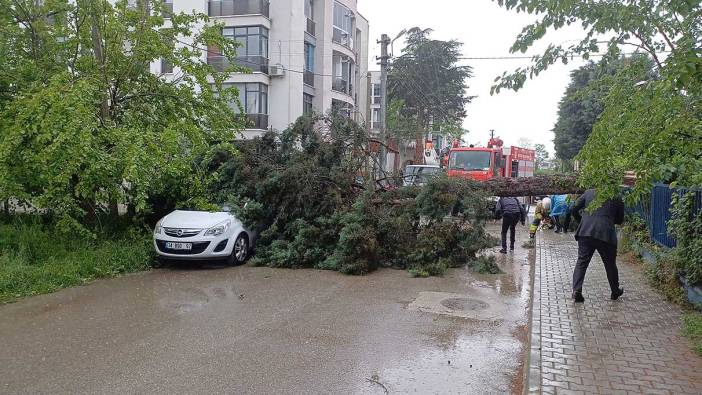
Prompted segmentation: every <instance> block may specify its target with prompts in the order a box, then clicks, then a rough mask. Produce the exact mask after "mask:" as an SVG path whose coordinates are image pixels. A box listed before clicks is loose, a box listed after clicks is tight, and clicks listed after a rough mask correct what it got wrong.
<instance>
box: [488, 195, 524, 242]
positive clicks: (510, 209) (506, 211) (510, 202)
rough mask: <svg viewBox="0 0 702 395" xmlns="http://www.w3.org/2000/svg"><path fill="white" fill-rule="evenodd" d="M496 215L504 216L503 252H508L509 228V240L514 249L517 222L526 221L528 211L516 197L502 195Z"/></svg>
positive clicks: (496, 207)
mask: <svg viewBox="0 0 702 395" xmlns="http://www.w3.org/2000/svg"><path fill="white" fill-rule="evenodd" d="M495 215H496V216H497V218H500V217H502V249H501V250H500V252H501V253H503V254H506V253H507V230H509V241H510V247H509V249H510V250H511V251H514V238H515V232H516V229H515V226H517V222H521V223H522V225H524V224H525V222H526V211H525V210H524V206H522V204H521V203H519V200H517V198H515V197H501V198H500V199H499V200H498V201H497V206H495Z"/></svg>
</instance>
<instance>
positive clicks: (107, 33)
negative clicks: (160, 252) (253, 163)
mask: <svg viewBox="0 0 702 395" xmlns="http://www.w3.org/2000/svg"><path fill="white" fill-rule="evenodd" d="M132 4H133V3H132V2H131V1H127V0H120V1H117V2H116V3H114V4H113V3H111V2H108V1H104V0H78V1H70V0H48V1H43V2H37V1H34V0H0V20H1V21H2V22H3V25H2V27H0V29H2V34H0V55H3V56H2V57H3V59H2V60H0V62H2V63H1V64H2V66H3V68H2V71H0V75H1V76H2V77H1V78H0V89H2V95H0V129H2V131H3V132H2V134H1V135H0V199H7V198H15V199H19V200H20V201H24V202H27V203H29V204H31V205H33V206H35V207H40V208H43V209H45V210H47V211H48V213H49V214H51V215H53V216H54V217H55V219H56V220H57V222H58V225H59V226H60V227H61V228H62V229H63V230H65V231H82V232H86V233H89V232H88V229H90V227H93V226H96V225H98V224H99V222H98V218H99V217H100V216H101V215H102V214H104V213H108V212H109V213H111V214H116V209H117V205H118V204H124V205H127V206H128V208H129V210H130V212H132V213H140V212H141V213H144V212H148V211H149V210H150V209H151V207H150V206H149V201H150V199H152V198H153V197H154V196H157V195H169V196H172V197H173V198H174V199H175V200H176V201H178V200H181V201H182V200H186V199H190V202H189V205H192V206H198V205H204V204H207V203H208V198H207V197H206V195H205V194H204V190H205V186H206V184H207V183H208V180H209V179H210V177H211V176H212V175H211V172H208V169H205V168H202V167H199V166H197V163H198V162H199V161H200V160H201V159H202V158H206V157H207V156H208V155H210V153H211V152H213V151H214V150H215V149H216V150H221V149H230V148H227V147H228V146H229V143H228V142H230V141H232V140H233V139H234V138H235V137H236V135H237V130H240V129H242V128H243V126H244V122H243V121H242V120H241V119H240V118H237V117H236V116H235V111H233V110H232V108H236V107H237V106H238V104H237V103H238V101H237V97H238V94H237V92H236V90H235V89H228V88H226V87H225V86H224V85H223V84H222V82H223V80H224V79H225V76H226V75H227V73H228V72H231V71H235V70H241V69H239V68H235V67H232V68H230V69H229V70H225V71H224V72H219V71H216V70H215V69H213V67H212V66H211V65H208V64H207V63H206V62H205V61H204V60H202V56H201V54H202V49H203V48H217V51H218V52H219V53H221V54H222V55H223V56H225V57H226V58H228V59H229V60H230V61H231V63H232V64H234V59H235V56H236V50H235V47H236V44H235V43H234V42H232V41H229V40H227V39H225V38H224V37H222V35H221V34H220V27H219V26H218V25H216V24H212V23H207V16H205V15H186V14H178V15H173V16H172V17H171V18H170V22H169V23H168V25H167V26H166V24H165V21H164V18H163V17H162V16H161V7H162V2H161V1H146V0H145V1H140V2H137V3H136V5H132ZM153 63H158V64H160V65H161V67H159V70H157V71H158V72H157V73H153V71H156V70H151V69H150V65H151V64H153ZM166 74H167V75H169V76H170V78H166V77H165V75H166ZM231 103H234V105H232V104H231ZM215 174H216V173H215Z"/></svg>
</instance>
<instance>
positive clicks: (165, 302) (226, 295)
mask: <svg viewBox="0 0 702 395" xmlns="http://www.w3.org/2000/svg"><path fill="white" fill-rule="evenodd" d="M236 296H237V295H236V290H235V289H234V288H232V289H225V288H221V287H213V288H188V289H183V290H177V291H174V292H173V293H171V294H169V295H168V296H166V297H164V298H162V299H161V300H160V304H161V306H163V307H165V308H166V309H170V310H175V311H176V312H178V313H192V312H195V311H199V310H203V309H204V308H206V307H207V306H208V305H209V304H211V303H213V302H217V301H224V300H237V297H236ZM241 296H243V295H239V297H238V299H241Z"/></svg>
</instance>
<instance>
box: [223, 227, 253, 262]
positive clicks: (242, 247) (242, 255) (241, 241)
mask: <svg viewBox="0 0 702 395" xmlns="http://www.w3.org/2000/svg"><path fill="white" fill-rule="evenodd" d="M248 258H249V238H248V237H247V236H246V234H244V233H242V234H240V235H239V236H238V237H237V238H236V240H235V241H234V248H232V255H231V256H229V259H227V263H229V264H230V265H241V264H243V263H244V262H246V260H247V259H248Z"/></svg>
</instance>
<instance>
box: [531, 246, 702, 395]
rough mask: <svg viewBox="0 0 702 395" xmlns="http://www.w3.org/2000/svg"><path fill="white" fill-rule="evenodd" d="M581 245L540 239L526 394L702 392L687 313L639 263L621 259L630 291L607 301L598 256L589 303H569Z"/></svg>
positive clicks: (588, 286)
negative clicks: (683, 325)
mask: <svg viewBox="0 0 702 395" xmlns="http://www.w3.org/2000/svg"><path fill="white" fill-rule="evenodd" d="M576 258H577V243H576V242H575V240H574V239H573V237H572V236H571V235H570V234H569V235H559V234H554V233H553V232H543V233H541V232H540V233H539V235H538V242H537V254H536V267H535V272H534V305H533V310H532V321H533V324H532V333H531V354H530V361H529V372H528V392H529V393H544V394H577V393H601V394H629V393H631V394H642V393H644V394H702V358H700V357H699V356H697V355H696V354H695V353H694V352H692V351H691V348H690V343H689V342H688V341H687V339H685V338H684V337H681V336H680V322H681V315H682V311H681V309H680V308H678V307H677V306H675V305H673V304H670V303H668V302H667V301H665V299H664V298H663V297H662V296H661V295H659V294H658V293H656V291H654V290H653V289H652V288H651V287H650V286H649V285H648V284H647V283H646V279H645V278H644V272H643V269H642V268H641V267H639V266H636V265H632V264H628V263H624V262H621V261H618V265H619V274H620V281H621V284H622V286H623V287H624V288H625V293H624V296H623V297H622V298H621V299H620V300H619V301H611V300H609V294H610V290H609V286H608V283H607V277H606V274H605V271H604V266H603V264H602V261H601V260H600V257H599V256H597V254H595V257H594V258H593V260H592V262H591V263H590V267H589V269H588V272H587V276H586V279H585V286H584V289H583V294H584V296H585V298H586V300H585V303H584V304H582V305H576V304H574V303H573V301H572V300H571V281H572V275H573V267H574V266H575V261H576Z"/></svg>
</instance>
